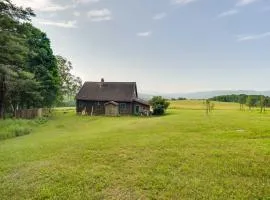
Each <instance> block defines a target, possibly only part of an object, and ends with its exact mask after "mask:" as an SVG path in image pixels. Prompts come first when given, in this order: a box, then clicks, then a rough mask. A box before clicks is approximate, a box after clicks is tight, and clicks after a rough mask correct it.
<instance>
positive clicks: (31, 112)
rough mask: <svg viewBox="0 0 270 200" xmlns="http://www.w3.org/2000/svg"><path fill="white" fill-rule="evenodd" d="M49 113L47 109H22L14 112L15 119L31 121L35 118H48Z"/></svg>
mask: <svg viewBox="0 0 270 200" xmlns="http://www.w3.org/2000/svg"><path fill="white" fill-rule="evenodd" d="M49 113H50V110H49V109H48V108H33V109H23V110H17V111H16V112H15V117H16V118H23V119H33V118H36V117H43V116H48V115H49Z"/></svg>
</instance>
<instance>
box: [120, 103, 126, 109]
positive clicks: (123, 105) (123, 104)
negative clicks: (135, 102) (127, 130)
mask: <svg viewBox="0 0 270 200" xmlns="http://www.w3.org/2000/svg"><path fill="white" fill-rule="evenodd" d="M119 107H120V109H121V110H125V109H127V104H126V103H120V104H119Z"/></svg>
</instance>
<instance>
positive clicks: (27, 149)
mask: <svg viewBox="0 0 270 200" xmlns="http://www.w3.org/2000/svg"><path fill="white" fill-rule="evenodd" d="M201 105H202V104H201V102H193V101H181V102H178V101H177V102H173V104H172V106H171V107H172V109H170V110H169V111H168V115H166V116H164V117H152V118H137V117H118V118H108V117H82V116H76V115H75V114H74V112H68V113H66V112H65V113H64V112H62V111H61V110H59V111H57V113H56V114H55V116H54V117H53V119H52V120H49V121H48V122H47V123H45V124H38V125H36V126H33V127H32V129H33V130H32V133H31V134H29V135H25V136H22V137H16V138H12V139H8V140H3V141H0V199H1V200H5V199H8V200H10V199H177V200H178V199H226V200H227V199H270V113H266V114H259V113H258V112H257V111H253V112H248V111H246V112H241V111H238V110H237V108H238V105H236V104H219V103H217V104H216V108H217V110H215V111H214V112H213V113H212V114H211V115H210V116H206V115H205V112H204V111H203V110H200V109H202V108H203V106H201ZM200 106H201V107H200Z"/></svg>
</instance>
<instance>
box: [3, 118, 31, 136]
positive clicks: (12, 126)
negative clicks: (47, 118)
mask: <svg viewBox="0 0 270 200" xmlns="http://www.w3.org/2000/svg"><path fill="white" fill-rule="evenodd" d="M35 125H36V122H35V120H23V119H7V120H1V121H0V140H5V139H8V138H14V137H19V136H23V135H28V134H30V133H31V131H32V127H34V126H35Z"/></svg>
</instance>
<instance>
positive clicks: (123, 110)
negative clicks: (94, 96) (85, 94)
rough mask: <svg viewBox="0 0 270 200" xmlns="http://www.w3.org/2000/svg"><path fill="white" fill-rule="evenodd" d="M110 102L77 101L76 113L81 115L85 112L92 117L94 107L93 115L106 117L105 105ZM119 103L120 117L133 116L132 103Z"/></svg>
mask: <svg viewBox="0 0 270 200" xmlns="http://www.w3.org/2000/svg"><path fill="white" fill-rule="evenodd" d="M107 102H108V101H85V100H77V101H76V111H77V113H81V112H82V111H84V110H85V112H86V113H87V114H88V115H91V112H92V107H93V115H105V105H104V104H105V103H107ZM117 103H119V114H120V115H132V114H133V107H132V103H130V102H117Z"/></svg>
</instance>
